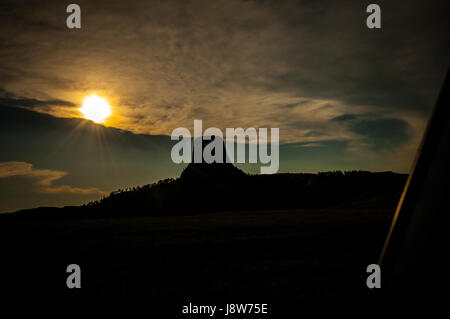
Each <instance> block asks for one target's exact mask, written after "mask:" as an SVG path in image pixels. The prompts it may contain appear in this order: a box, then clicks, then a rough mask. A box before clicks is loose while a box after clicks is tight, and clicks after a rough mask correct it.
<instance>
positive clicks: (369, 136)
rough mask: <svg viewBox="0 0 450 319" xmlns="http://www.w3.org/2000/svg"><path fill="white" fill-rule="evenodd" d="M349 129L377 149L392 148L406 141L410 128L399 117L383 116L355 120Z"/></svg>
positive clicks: (409, 135)
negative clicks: (382, 117) (383, 117)
mask: <svg viewBox="0 0 450 319" xmlns="http://www.w3.org/2000/svg"><path fill="white" fill-rule="evenodd" d="M349 128H350V130H351V131H352V132H355V133H357V134H359V135H361V136H363V137H364V141H365V142H366V143H368V144H370V146H371V147H372V148H373V149H374V150H377V151H385V150H393V149H396V148H398V147H399V146H401V145H402V144H403V143H405V142H407V141H408V140H409V138H410V137H411V128H410V126H409V125H408V123H407V122H405V121H403V120H400V119H393V118H385V119H373V120H362V121H356V122H355V123H353V124H351V125H350V127H349Z"/></svg>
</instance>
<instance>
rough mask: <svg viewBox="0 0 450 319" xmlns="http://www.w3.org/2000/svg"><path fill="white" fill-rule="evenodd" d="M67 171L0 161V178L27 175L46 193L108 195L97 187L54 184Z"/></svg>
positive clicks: (24, 163)
mask: <svg viewBox="0 0 450 319" xmlns="http://www.w3.org/2000/svg"><path fill="white" fill-rule="evenodd" d="M66 175H67V172H63V171H57V170H51V169H35V168H33V165H32V164H30V163H26V162H0V178H9V177H26V178H31V179H33V180H34V183H35V186H36V191H37V192H40V193H44V194H57V193H70V194H80V195H92V194H98V195H107V193H106V192H104V191H102V190H100V189H98V188H96V187H92V188H80V187H72V186H69V185H57V186H55V185H53V182H55V181H56V180H59V179H61V178H62V177H64V176H66Z"/></svg>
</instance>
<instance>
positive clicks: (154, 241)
mask: <svg viewBox="0 0 450 319" xmlns="http://www.w3.org/2000/svg"><path fill="white" fill-rule="evenodd" d="M393 211H394V210H393V208H392V209H391V208H389V209H387V208H380V209H376V210H374V209H356V208H341V209H339V208H335V209H330V208H328V209H310V210H307V209H303V210H274V211H251V212H239V211H237V212H221V213H211V214H203V215H194V216H173V217H136V218H112V219H59V220H57V219H56V220H55V219H42V220H41V219H35V218H33V219H28V218H15V219H12V220H10V219H8V220H7V222H2V223H0V231H1V234H2V235H1V236H2V237H3V238H1V242H2V245H3V249H2V257H3V258H2V259H3V260H2V267H5V269H2V273H1V276H2V282H3V287H5V283H6V285H8V286H7V287H8V291H9V292H10V293H11V294H13V293H18V294H20V295H21V296H31V297H33V296H43V295H44V294H55V295H64V294H68V295H71V294H81V295H111V294H113V295H137V294H142V295H148V296H149V299H148V300H166V301H168V300H174V301H177V302H180V303H189V302H191V301H192V302H197V303H203V304H205V303H206V301H207V300H211V301H213V302H216V303H219V302H227V301H228V302H242V303H252V302H261V303H265V302H267V303H270V302H272V301H285V302H288V303H291V304H292V302H294V301H302V300H306V299H311V298H313V299H319V298H320V299H323V298H330V297H334V298H339V299H341V298H343V299H346V300H348V301H352V302H357V301H363V300H364V298H365V295H366V292H367V289H366V277H367V274H366V267H367V265H368V264H371V263H376V262H377V258H378V255H379V253H380V250H381V247H382V245H383V241H384V238H385V235H386V233H387V231H388V227H389V225H390V221H391V218H392V215H393ZM72 263H76V264H79V265H80V266H81V270H82V288H81V289H78V290H77V289H74V290H69V289H67V288H66V277H67V274H66V267H67V265H69V264H72ZM173 309H175V308H173ZM180 309H181V308H180Z"/></svg>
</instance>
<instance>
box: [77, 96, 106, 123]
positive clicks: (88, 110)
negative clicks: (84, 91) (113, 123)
mask: <svg viewBox="0 0 450 319" xmlns="http://www.w3.org/2000/svg"><path fill="white" fill-rule="evenodd" d="M80 112H81V113H83V115H84V118H85V119H88V120H92V121H94V122H95V123H102V122H104V121H105V120H106V118H107V117H108V116H110V115H111V106H109V103H108V101H106V99H104V98H102V97H100V96H97V95H95V94H93V95H89V96H87V97H86V98H85V99H84V101H83V107H82V108H80Z"/></svg>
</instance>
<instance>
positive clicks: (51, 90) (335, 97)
mask: <svg viewBox="0 0 450 319" xmlns="http://www.w3.org/2000/svg"><path fill="white" fill-rule="evenodd" d="M77 3H78V4H79V5H80V6H81V10H82V27H81V29H80V30H69V29H67V28H66V26H65V17H66V15H67V14H66V12H65V6H66V5H67V4H66V3H64V2H61V1H57V0H47V1H44V0H37V1H34V2H33V5H30V2H29V1H26V0H17V1H3V2H2V4H0V27H1V29H2V30H10V31H9V32H3V33H2V34H1V35H0V42H1V43H2V44H4V46H2V49H1V50H0V73H1V74H2V77H1V78H0V86H1V87H3V89H4V90H5V92H9V94H10V96H6V97H5V98H8V99H10V100H9V101H6V100H4V102H5V103H6V102H9V103H11V104H12V105H17V104H22V106H23V105H28V106H23V107H32V106H30V105H31V104H33V105H34V106H33V109H34V110H37V111H40V112H45V113H50V114H52V115H55V116H63V117H65V116H67V117H76V116H80V115H79V114H78V112H77V111H76V107H77V106H79V105H80V103H81V102H82V99H83V97H85V96H86V95H88V94H90V93H92V91H95V92H96V93H98V94H99V95H104V96H105V97H107V98H108V100H109V101H110V102H111V104H112V106H113V108H114V117H113V118H111V122H109V123H107V124H108V125H111V126H114V127H117V128H121V129H125V130H129V131H132V132H134V133H145V134H165V135H170V133H171V131H172V130H173V129H174V128H176V127H187V128H192V125H193V120H194V119H202V120H203V122H204V124H205V127H210V126H215V127H219V128H221V129H224V128H226V127H244V128H246V127H278V128H280V139H281V141H282V142H283V143H293V142H298V143H301V142H309V143H318V142H320V141H330V140H335V141H345V143H337V144H336V145H338V146H339V147H350V148H352V149H355V150H359V151H363V149H362V148H360V147H359V148H358V147H357V146H358V145H359V144H361V143H366V144H367V143H369V144H371V145H381V146H382V145H388V144H389V142H388V141H387V139H388V137H386V138H385V139H384V141H385V142H383V143H381V142H380V138H379V137H377V136H378V135H377V134H379V132H378V131H379V130H380V128H375V127H374V126H375V125H385V124H386V123H384V122H380V121H378V120H377V121H376V122H374V123H365V128H363V127H359V126H357V127H352V126H351V125H350V124H349V122H347V123H346V122H345V121H339V120H335V121H331V119H333V118H335V119H336V118H339V117H340V116H344V115H345V114H367V113H373V114H377V115H378V116H379V118H380V119H382V118H386V119H389V118H395V119H398V120H400V121H404V122H406V124H405V127H406V126H408V130H410V131H412V133H411V134H412V135H413V136H414V138H410V139H406V136H404V135H402V136H404V137H405V138H404V139H401V140H399V139H396V137H395V136H393V137H392V139H393V142H392V143H391V144H392V145H393V146H394V145H398V144H399V143H410V146H409V149H410V150H414V149H415V148H416V146H417V143H418V140H419V139H418V138H417V136H420V135H421V134H422V131H423V123H424V122H425V121H426V119H427V117H428V115H429V114H430V110H431V107H432V105H433V103H434V99H435V98H436V96H437V92H438V90H439V86H440V83H441V81H442V79H443V76H444V73H445V68H446V67H447V65H448V56H449V53H450V42H449V41H448V35H447V32H446V30H448V29H449V28H450V25H449V23H450V20H449V19H448V18H447V12H448V10H447V1H445V0H430V1H427V2H423V1H410V2H409V3H408V5H407V6H406V5H405V4H403V3H400V2H398V1H384V0H380V1H379V2H378V4H379V5H380V6H381V8H382V23H383V24H382V29H381V30H369V29H367V27H366V25H365V18H366V16H367V14H366V12H365V5H366V4H365V3H361V2H354V1H338V0H331V1H295V0H292V1H290V0H287V1H276V2H274V1H240V0H222V1H208V0H194V1H189V2H186V1H181V0H180V1H175V0H169V1H144V0H136V1H134V2H133V5H130V3H129V2H128V1H119V0H99V1H95V2H93V1H87V0H80V1H79V2H77ZM11 34H14V36H11ZM31 102H34V103H31ZM57 102H58V103H57ZM60 102H61V103H60ZM65 102H67V103H65ZM375 120H376V119H375ZM361 125H363V124H360V126H361ZM388 125H389V124H388ZM396 125H397V124H396ZM369 129H370V130H374V132H373V133H371V132H368V130H369ZM403 131H404V129H403V128H400V129H399V131H392V132H393V133H401V134H403V133H402V132H403ZM370 136H372V137H370ZM394 149H395V148H394V147H391V151H393V150H394ZM412 155H413V154H412V152H411V151H409V153H405V154H404V155H402V156H405V157H406V158H408V157H410V158H412ZM401 162H408V161H407V160H405V158H402V159H401Z"/></svg>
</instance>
